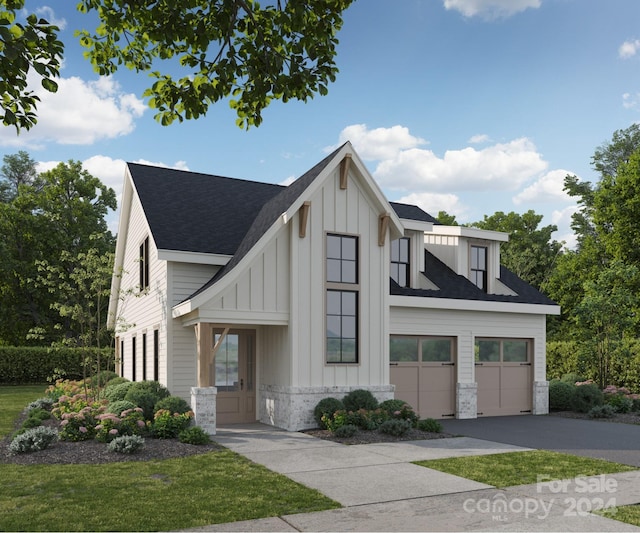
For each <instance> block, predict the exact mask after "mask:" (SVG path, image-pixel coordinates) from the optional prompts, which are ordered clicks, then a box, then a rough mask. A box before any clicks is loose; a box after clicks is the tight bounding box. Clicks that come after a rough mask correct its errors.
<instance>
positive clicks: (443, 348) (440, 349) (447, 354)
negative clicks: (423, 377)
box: [422, 339, 453, 363]
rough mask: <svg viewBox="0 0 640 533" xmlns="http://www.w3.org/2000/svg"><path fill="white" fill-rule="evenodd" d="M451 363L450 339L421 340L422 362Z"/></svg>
mask: <svg viewBox="0 0 640 533" xmlns="http://www.w3.org/2000/svg"><path fill="white" fill-rule="evenodd" d="M451 361H453V341H452V339H422V362H424V363H450V362H451Z"/></svg>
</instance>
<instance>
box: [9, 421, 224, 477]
mask: <svg viewBox="0 0 640 533" xmlns="http://www.w3.org/2000/svg"><path fill="white" fill-rule="evenodd" d="M24 418H25V417H24V416H21V417H20V418H19V419H18V421H17V423H16V428H19V427H20V425H21V424H22V421H23V420H24ZM42 425H44V426H50V427H55V428H59V425H60V423H59V421H58V420H56V419H49V420H45V421H44V422H43V424H42ZM10 443H11V435H8V436H7V437H5V438H4V439H3V440H2V441H0V464H2V463H4V464H21V465H35V464H96V463H122V462H127V461H162V460H164V459H175V458H178V457H188V456H190V455H197V454H201V453H206V452H210V451H213V450H220V449H222V447H221V446H220V445H219V444H217V443H216V442H211V443H209V444H203V445H199V446H195V445H193V444H185V443H183V442H180V441H179V440H178V439H152V438H150V437H147V438H145V443H144V446H143V448H142V449H141V450H138V451H137V452H136V453H134V454H126V453H116V452H110V451H109V450H107V445H106V444H105V443H103V442H98V441H97V440H85V441H80V442H68V441H62V440H61V441H57V442H55V443H54V444H52V445H51V446H49V447H48V448H47V449H45V450H39V451H37V452H31V453H20V454H16V455H13V454H11V453H9V444H10Z"/></svg>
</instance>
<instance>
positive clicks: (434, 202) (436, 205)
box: [397, 192, 469, 220]
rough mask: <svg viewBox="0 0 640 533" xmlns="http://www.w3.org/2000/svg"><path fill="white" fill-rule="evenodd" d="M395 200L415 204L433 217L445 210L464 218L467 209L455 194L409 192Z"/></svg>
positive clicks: (457, 217) (458, 217)
mask: <svg viewBox="0 0 640 533" xmlns="http://www.w3.org/2000/svg"><path fill="white" fill-rule="evenodd" d="M397 201H398V202H401V203H406V204H412V205H417V206H418V207H420V208H421V209H423V210H424V211H426V212H427V213H429V214H430V215H431V216H433V217H435V216H437V215H438V213H439V212H440V211H446V212H447V213H449V214H450V215H455V217H456V219H458V220H460V219H461V218H464V217H465V216H466V215H467V214H468V211H469V210H468V208H467V207H466V206H465V205H463V204H462V203H461V202H460V198H458V197H457V196H456V195H455V194H433V193H428V192H423V193H411V194H408V195H406V196H403V197H402V198H400V199H399V200H397Z"/></svg>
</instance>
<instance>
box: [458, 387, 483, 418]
mask: <svg viewBox="0 0 640 533" xmlns="http://www.w3.org/2000/svg"><path fill="white" fill-rule="evenodd" d="M456 418H478V384H477V383H456Z"/></svg>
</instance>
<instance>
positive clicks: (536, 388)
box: [532, 381, 549, 415]
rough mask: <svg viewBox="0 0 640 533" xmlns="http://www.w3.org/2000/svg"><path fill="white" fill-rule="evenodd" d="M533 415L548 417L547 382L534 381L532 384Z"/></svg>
mask: <svg viewBox="0 0 640 533" xmlns="http://www.w3.org/2000/svg"><path fill="white" fill-rule="evenodd" d="M532 412H533V414H534V415H548V414H549V382H548V381H534V382H533V411H532Z"/></svg>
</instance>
